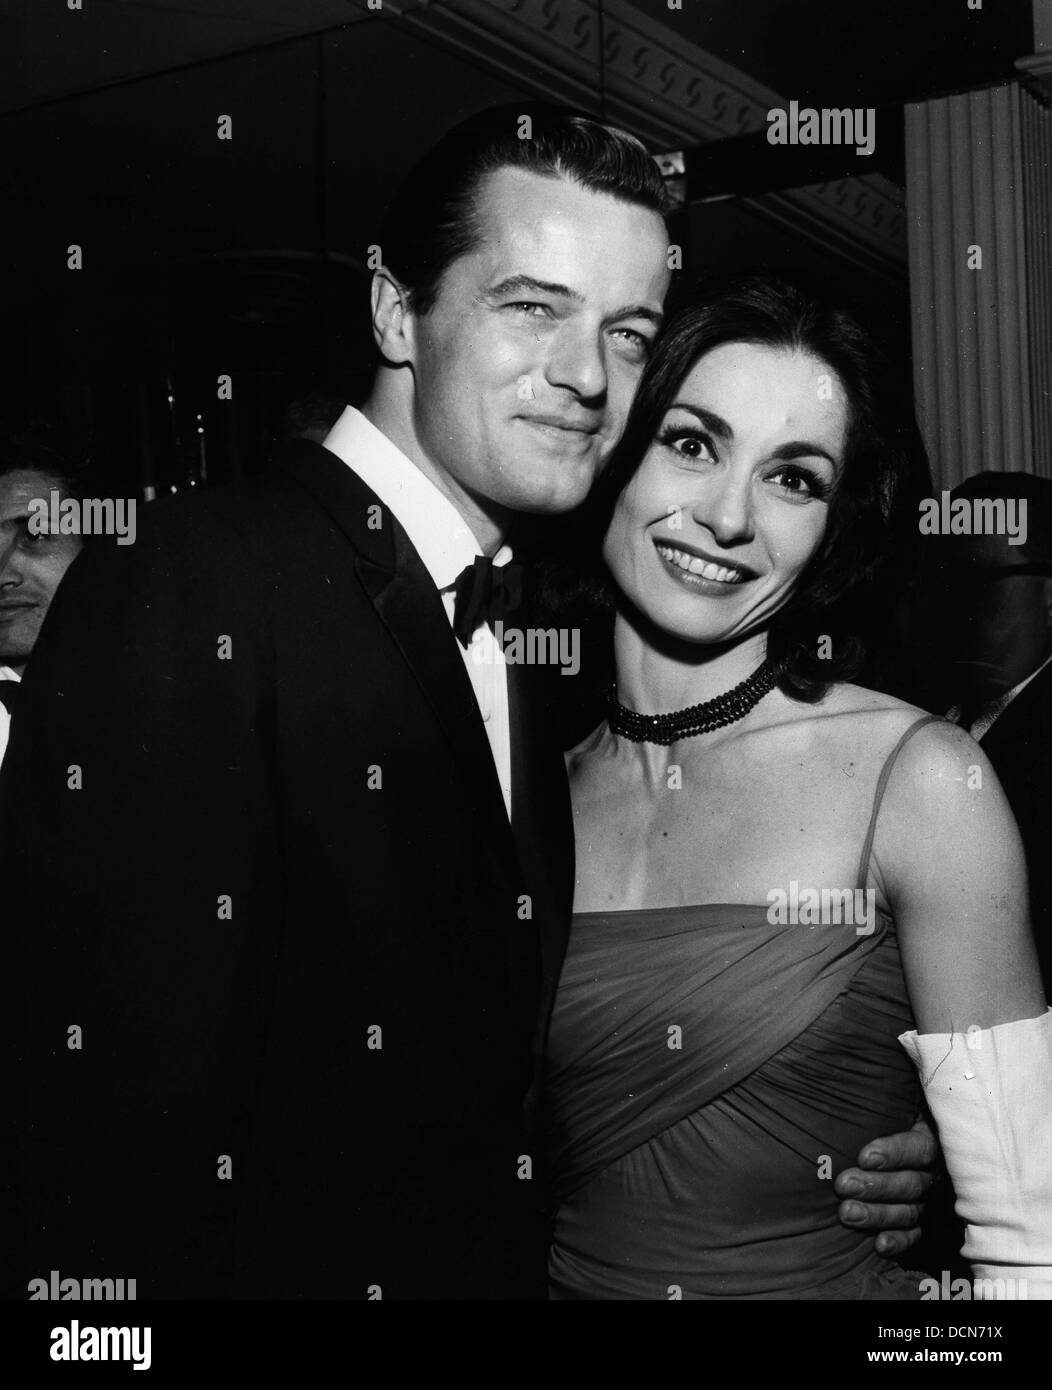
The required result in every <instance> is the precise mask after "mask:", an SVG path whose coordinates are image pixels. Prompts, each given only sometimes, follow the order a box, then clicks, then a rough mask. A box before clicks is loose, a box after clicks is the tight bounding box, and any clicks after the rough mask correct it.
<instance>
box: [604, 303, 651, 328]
mask: <svg viewBox="0 0 1052 1390" xmlns="http://www.w3.org/2000/svg"><path fill="white" fill-rule="evenodd" d="M664 317H665V316H664V314H662V313H661V312H660V310H658V309H651V308H650V307H649V305H646V304H626V305H624V306H623V307H622V308H620V309H615V310H614V312H613V313H612V314H607V316H606V321H607V323H618V322H619V321H620V320H621V319H646V320H647V321H648V322H649V323H652V324H653V325H654V327H655V328H660V327H661V324H662V322H663V321H664Z"/></svg>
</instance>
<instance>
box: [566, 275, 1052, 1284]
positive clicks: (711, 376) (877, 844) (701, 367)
mask: <svg viewBox="0 0 1052 1390" xmlns="http://www.w3.org/2000/svg"><path fill="white" fill-rule="evenodd" d="M901 400H902V396H901V393H900V392H899V391H898V389H897V387H896V385H895V380H894V376H893V374H892V373H891V372H890V371H889V369H888V368H887V367H886V365H885V363H884V361H883V359H882V357H881V354H880V353H879V351H878V350H877V349H876V348H875V347H874V345H873V344H872V342H871V341H870V340H869V338H868V337H867V336H866V334H865V333H864V332H863V330H862V329H861V328H860V327H859V326H858V325H857V324H856V323H855V322H854V321H853V320H852V319H851V318H850V317H848V316H847V315H845V314H843V313H841V312H839V311H836V310H834V309H832V308H829V307H826V306H824V305H822V304H820V303H818V302H817V301H816V300H814V299H813V298H811V297H809V296H808V295H807V294H805V293H803V292H801V291H799V290H798V289H796V288H795V287H793V286H792V285H790V284H789V283H788V282H785V281H782V280H781V279H779V278H778V277H774V276H767V275H758V276H757V275H754V276H740V277H732V278H731V279H729V280H727V281H724V282H722V283H721V284H719V285H717V286H716V287H714V288H712V289H710V290H709V291H708V292H706V293H704V294H703V295H702V296H700V297H699V298H698V299H697V300H696V301H695V302H693V303H691V304H690V305H688V306H686V307H685V308H684V309H682V310H681V311H680V312H679V313H678V314H677V315H676V316H674V318H673V320H672V322H671V323H670V324H669V326H668V329H667V330H666V332H665V334H664V335H663V336H662V339H661V341H660V342H659V345H658V347H657V349H656V351H655V355H654V357H653V359H652V361H651V363H650V364H649V366H648V369H647V372H646V375H645V377H644V380H643V383H642V386H641V389H640V392H639V395H638V397H637V401H636V406H635V409H634V412H633V416H632V419H631V420H630V422H629V426H628V429H627V431H626V435H625V439H624V443H623V445H622V447H621V450H620V452H619V455H618V457H617V458H616V459H615V461H614V462H613V464H612V465H611V470H610V473H609V475H608V476H607V478H606V480H605V483H604V486H603V489H602V491H601V493H600V494H599V495H598V496H597V498H596V502H595V508H594V512H593V517H594V518H596V519H598V522H599V524H600V532H599V534H601V535H602V537H603V539H602V546H601V549H602V559H603V562H604V566H605V575H606V580H607V583H608V587H609V589H610V590H611V591H612V595H613V603H614V607H615V617H614V636H613V644H614V646H613V649H614V662H615V679H616V686H615V690H614V693H613V694H612V696H611V700H610V704H609V708H608V717H607V719H606V720H605V721H604V722H603V723H602V724H601V725H600V726H599V727H598V728H597V729H596V730H595V731H594V733H592V734H591V736H590V737H588V738H586V739H585V740H584V742H583V743H581V744H580V745H579V746H578V747H577V748H576V749H575V750H574V752H573V753H572V754H571V755H570V756H569V760H568V765H569V771H570V776H571V785H572V792H573V801H574V817H575V828H576V835H577V847H578V848H577V862H578V877H577V890H576V901H575V917H574V924H573V930H572V932H571V939H570V946H569V951H568V955H567V959H566V964H565V968H564V972H563V976H562V979H561V984H560V988H559V994H558V998H557V1001H556V1007H555V1013H554V1017H553V1021H552V1027H551V1033H550V1040H549V1051H548V1063H547V1070H546V1087H547V1109H548V1120H549V1125H550V1139H551V1152H552V1156H553V1178H554V1182H555V1187H556V1193H557V1211H556V1220H555V1236H554V1243H553V1248H552V1255H551V1291H552V1297H553V1298H559V1299H574V1298H598V1299H668V1298H685V1299H720V1298H731V1299H917V1298H919V1297H921V1293H920V1290H919V1284H920V1280H921V1279H922V1278H923V1276H921V1275H918V1274H911V1273H910V1272H908V1271H906V1270H903V1269H901V1268H899V1266H898V1265H896V1264H895V1263H893V1262H892V1261H890V1260H887V1259H884V1258H883V1257H881V1256H880V1255H878V1254H877V1253H876V1251H875V1250H874V1248H873V1246H872V1243H871V1240H870V1237H869V1236H868V1235H867V1234H866V1233H865V1232H853V1231H851V1230H849V1229H847V1228H846V1227H845V1226H843V1225H841V1224H840V1223H839V1221H838V1220H837V1215H836V1203H835V1200H834V1199H833V1198H832V1196H831V1186H832V1180H833V1178H834V1177H835V1175H836V1173H837V1172H838V1171H839V1170H841V1169H842V1168H843V1167H844V1166H845V1165H847V1164H849V1163H852V1162H853V1161H854V1155H855V1154H856V1153H857V1152H858V1150H859V1149H860V1148H861V1147H862V1146H863V1144H865V1143H866V1142H867V1141H869V1140H871V1139H873V1138H874V1137H875V1136H877V1135H880V1134H885V1133H889V1132H891V1131H893V1130H896V1129H904V1128H906V1127H908V1126H909V1124H910V1123H911V1122H912V1121H913V1120H914V1119H915V1117H916V1115H917V1113H918V1110H919V1108H920V1102H921V1094H922V1090H923V1091H924V1093H925V1094H926V1097H927V1100H928V1103H929V1105H930V1106H931V1109H932V1111H933V1113H934V1115H935V1118H936V1120H937V1122H938V1125H939V1131H940V1140H941V1143H942V1146H943V1150H944V1153H945V1154H946V1158H947V1162H948V1164H949V1167H950V1172H951V1176H952V1178H953V1180H954V1187H955V1191H956V1193H957V1199H958V1210H959V1212H961V1214H962V1215H964V1217H965V1219H966V1220H967V1221H968V1222H969V1223H970V1224H969V1228H968V1242H967V1244H966V1246H965V1251H964V1253H965V1255H966V1256H967V1257H968V1258H969V1259H971V1260H972V1261H973V1266H974V1267H975V1269H976V1272H977V1275H978V1276H979V1277H989V1278H994V1277H1007V1278H1009V1279H1012V1278H1016V1279H1020V1278H1028V1279H1029V1294H1027V1291H1026V1286H1024V1289H1023V1296H1029V1297H1039V1296H1044V1297H1047V1296H1050V1292H1049V1291H1050V1289H1052V1284H1050V1283H1049V1275H1050V1271H1049V1269H1048V1268H1047V1266H1048V1265H1050V1264H1052V1254H1050V1253H1049V1232H1048V1222H1049V1212H1050V1211H1052V1201H1050V1185H1049V1178H1048V1175H1047V1164H1043V1163H1041V1161H1040V1154H1041V1151H1042V1146H1043V1148H1044V1152H1046V1153H1047V1151H1048V1145H1049V1142H1050V1140H1052V1132H1050V1129H1049V1119H1048V1112H1049V1105H1048V1097H1049V1085H1048V1076H1049V1073H1050V1071H1052V1033H1050V1029H1049V1022H1050V1019H1052V1014H1047V1013H1046V1005H1045V999H1044V995H1043V993H1042V991H1041V988H1040V984H1039V976H1038V972H1037V966H1036V961H1035V958H1034V950H1033V943H1032V940H1031V938H1030V934H1029V928H1028V924H1027V914H1026V905H1025V904H1026V875H1025V866H1024V862H1023V858H1022V854H1021V850H1020V845H1019V838H1018V834H1017V831H1016V828H1015V824H1014V822H1013V820H1012V817H1011V814H1010V812H1009V811H1008V809H1007V806H1006V804H1005V801H1004V797H1003V795H1002V793H1001V790H1000V788H999V786H998V784H997V780H996V778H995V776H994V774H993V772H992V771H991V769H990V766H989V764H988V763H987V761H986V759H985V758H984V756H983V754H982V752H981V750H980V748H979V747H978V745H977V744H975V743H974V742H973V741H972V740H971V738H970V737H969V736H968V735H967V734H965V733H964V732H963V731H961V730H959V729H957V728H956V727H955V726H952V725H950V724H947V723H945V722H944V721H942V720H938V719H934V718H932V717H930V716H925V715H924V714H923V713H922V712H921V711H920V710H917V709H915V708H912V707H911V706H909V705H906V704H904V703H902V702H901V701H899V700H897V699H894V698H892V697H890V696H887V695H884V694H880V693H877V692H875V691H873V690H869V689H865V688H863V687H861V686H858V685H853V684H850V683H848V681H847V678H848V677H849V676H850V675H852V674H854V673H855V672H856V671H857V670H858V668H859V665H860V664H861V649H860V645H859V643H858V641H857V639H856V638H855V637H854V636H853V635H852V634H851V632H850V629H849V627H848V626H847V616H846V615H849V614H850V612H851V611H852V605H854V606H855V607H856V608H857V604H858V600H859V598H860V595H862V594H863V593H864V592H865V591H866V589H867V584H868V583H869V581H871V580H872V576H873V574H874V573H875V572H876V570H877V568H878V562H879V561H880V560H881V558H882V556H883V558H885V559H888V558H890V559H891V560H892V562H893V563H894V562H896V557H898V556H899V555H900V553H901V551H900V549H899V548H898V547H897V546H896V545H895V544H894V538H895V536H896V535H897V534H900V533H901V531H902V529H903V527H906V528H909V527H915V526H916V516H917V505H916V495H917V494H916V478H917V472H916V467H915V464H914V465H913V466H911V462H910V459H911V446H910V440H911V438H915V433H914V427H913V425H912V420H911V419H909V418H907V416H906V415H905V414H904V413H903V407H902V405H901V404H900V402H901ZM870 587H871V586H870ZM670 711H671V712H672V713H668V712H670ZM914 1028H916V1029H919V1033H920V1036H918V1034H917V1033H916V1032H914V1031H913V1030H914ZM1038 1094H1040V1096H1041V1097H1042V1100H1041V1104H1040V1105H1039V1104H1038V1102H1037V1100H1036V1099H1035V1096H1037V1095H1038ZM1035 1155H1036V1157H1037V1160H1038V1165H1037V1167H1035ZM1039 1169H1040V1171H1039ZM1042 1223H1043V1228H1042ZM1009 1296H1012V1295H1011V1294H1010V1295H1009ZM1015 1296H1018V1294H1017V1295H1015Z"/></svg>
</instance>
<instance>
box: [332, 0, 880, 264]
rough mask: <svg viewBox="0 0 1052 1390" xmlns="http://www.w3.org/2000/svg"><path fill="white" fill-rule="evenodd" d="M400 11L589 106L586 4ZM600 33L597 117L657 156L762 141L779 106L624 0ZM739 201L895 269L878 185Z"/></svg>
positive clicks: (468, 2) (473, 2)
mask: <svg viewBox="0 0 1052 1390" xmlns="http://www.w3.org/2000/svg"><path fill="white" fill-rule="evenodd" d="M359 3H360V4H361V5H362V6H363V7H364V5H365V3H366V0H359ZM395 4H396V5H397V0H395ZM392 8H394V6H392ZM399 8H400V7H399ZM402 13H403V18H404V21H405V23H406V24H407V25H408V26H410V27H412V28H414V29H419V30H421V31H424V32H426V33H428V34H429V35H431V36H433V37H434V38H435V39H436V40H437V41H439V42H440V43H442V44H444V45H446V46H447V47H453V48H456V49H458V50H460V51H461V52H465V53H468V54H470V55H471V56H472V57H473V58H474V59H475V60H477V61H478V60H481V61H482V62H484V63H485V64H486V65H487V66H489V67H492V68H494V69H496V70H497V71H499V72H501V73H503V74H505V75H506V76H508V77H510V78H513V79H514V80H515V81H517V82H520V83H524V84H526V85H528V87H529V88H531V89H533V90H535V91H537V92H538V93H539V94H541V95H544V96H547V97H549V98H551V99H552V100H556V101H560V102H563V103H566V104H568V105H575V106H584V107H588V108H592V109H595V107H596V105H597V98H598V69H599V62H598V57H599V34H600V17H599V12H598V6H597V4H596V0H432V3H430V4H426V3H425V4H423V5H421V4H419V3H418V4H417V5H416V6H414V7H413V8H412V9H409V8H408V7H407V8H406V9H405V10H404V11H403V12H402ZM602 34H603V48H604V53H605V58H606V65H605V86H606V90H605V110H606V115H607V117H608V119H609V120H611V121H613V122H615V123H617V124H620V125H624V126H625V127H626V128H628V129H630V130H632V131H634V132H635V133H636V134H638V135H639V136H640V138H641V139H643V140H645V141H646V143H647V144H648V145H649V146H650V148H652V149H654V150H655V151H656V152H660V151H663V150H671V149H677V148H680V147H681V146H684V145H693V144H702V143H704V142H706V141H710V140H720V139H725V138H728V137H731V136H736V135H744V134H749V133H750V132H754V131H761V130H763V129H764V127H765V125H766V119H767V112H768V111H769V110H770V109H771V108H772V107H775V106H784V105H785V104H786V99H785V98H783V97H781V96H780V95H779V94H778V93H777V92H775V91H773V90H772V89H771V88H770V87H767V86H765V85H764V84H763V83H761V82H757V81H756V80H755V79H754V78H752V77H750V76H748V74H746V73H744V72H741V71H740V70H739V69H737V68H735V67H732V66H731V65H730V64H729V63H725V62H723V61H722V60H721V59H719V58H717V57H715V56H714V55H713V54H711V53H707V52H705V50H704V49H701V48H699V47H698V46H697V45H696V44H693V43H689V42H687V41H686V40H679V39H678V38H677V36H676V34H675V31H674V30H673V29H672V28H671V27H670V26H668V25H665V24H660V23H658V22H657V20H654V19H651V18H650V17H649V16H648V15H645V14H643V13H642V12H641V11H639V10H638V9H636V8H635V7H634V6H633V5H631V4H629V3H628V2H627V0H606V2H605V4H604V6H603V15H602ZM745 201H747V202H748V204H749V206H750V207H751V208H753V209H754V210H755V211H756V213H757V214H758V215H759V216H761V217H764V218H765V219H767V220H769V221H772V222H774V223H775V224H776V225H778V226H779V227H780V228H782V229H783V230H787V231H791V232H793V233H794V234H796V235H803V236H805V237H807V238H808V239H810V240H812V241H814V242H817V243H818V244H819V245H821V246H822V247H823V248H825V249H829V250H834V249H835V250H836V251H837V253H838V254H840V255H843V256H846V257H847V258H848V259H849V260H852V261H854V262H856V263H858V265H859V266H860V268H862V269H864V270H866V271H867V272H868V273H873V274H878V275H881V274H883V275H885V276H888V277H893V278H899V277H900V276H901V274H902V271H903V269H904V267H905V265H906V257H907V240H906V219H905V204H904V195H903V192H902V190H901V189H899V188H897V187H896V185H895V184H893V183H892V182H891V181H890V180H889V179H886V178H884V177H882V176H881V175H875V174H867V175H863V176H861V177H859V178H848V179H839V180H837V181H835V182H832V183H825V184H820V185H817V186H814V187H811V188H800V189H792V190H791V191H787V192H784V193H777V194H770V195H767V196H765V197H762V198H757V199H748V200H745Z"/></svg>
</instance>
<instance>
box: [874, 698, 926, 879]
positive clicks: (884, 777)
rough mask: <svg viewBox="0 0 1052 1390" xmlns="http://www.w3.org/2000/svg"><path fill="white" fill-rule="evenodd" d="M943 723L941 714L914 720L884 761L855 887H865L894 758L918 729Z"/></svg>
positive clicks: (878, 779)
mask: <svg viewBox="0 0 1052 1390" xmlns="http://www.w3.org/2000/svg"><path fill="white" fill-rule="evenodd" d="M944 722H945V721H944V719H943V717H942V715H941V714H926V715H925V716H924V717H923V718H922V719H917V720H915V721H914V722H913V723H912V724H911V725H910V726H909V728H908V729H907V730H906V732H905V733H904V734H903V735H902V737H901V738H900V739H899V741H898V743H896V745H895V747H894V748H893V749H892V750H891V752H890V753H889V754H888V756H887V758H886V759H885V760H884V766H883V767H882V768H881V769H880V776H879V777H878V778H877V790H876V793H875V794H874V797H873V813H872V815H871V816H870V818H869V829H868V830H867V831H866V838H865V841H864V843H863V845H862V854H861V856H860V857H859V861H858V873H857V874H856V875H855V886H856V887H858V888H865V886H866V878H867V876H868V874H869V856H870V855H871V854H872V852H873V836H874V835H875V834H876V830H877V814H878V812H879V811H880V803H881V802H882V801H883V800H884V789H885V788H886V787H887V785H888V778H889V777H890V776H891V769H892V768H893V767H894V766H895V760H896V758H897V757H898V756H899V753H900V752H901V751H902V749H903V748H904V747H905V745H906V744H907V743H908V742H909V740H910V739H911V738H912V737H913V735H914V734H915V733H916V732H917V730H918V729H923V728H924V726H925V724H934V723H940V724H942V723H944Z"/></svg>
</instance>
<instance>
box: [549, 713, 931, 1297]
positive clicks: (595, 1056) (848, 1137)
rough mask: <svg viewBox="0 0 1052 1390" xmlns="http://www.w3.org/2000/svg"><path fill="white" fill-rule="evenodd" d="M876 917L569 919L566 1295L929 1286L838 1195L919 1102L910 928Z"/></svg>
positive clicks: (556, 1094) (563, 989)
mask: <svg viewBox="0 0 1052 1390" xmlns="http://www.w3.org/2000/svg"><path fill="white" fill-rule="evenodd" d="M926 722H928V721H927V720H924V721H918V723H917V725H915V726H914V728H916V727H920V725H921V723H926ZM912 732H913V729H910V730H909V731H907V735H906V736H908V735H909V734H910V733H912ZM906 736H904V738H903V740H902V741H901V742H900V745H899V747H901V743H902V742H905V737H906ZM897 752H898V748H896V749H895V750H894V752H893V754H892V757H891V758H889V759H888V763H887V764H886V765H885V768H884V769H883V770H882V776H881V780H880V782H879V783H878V788H877V794H876V798H875V804H874V807H873V815H872V818H871V821H870V829H869V833H868V834H867V837H866V844H865V848H864V850H863V855H862V860H861V862H860V865H859V878H858V879H857V880H856V882H858V883H860V884H862V885H864V884H865V881H866V870H867V869H868V863H869V853H870V849H871V845H872V835H873V827H874V825H875V821H876V813H877V809H878V807H879V803H880V798H881V796H882V794H883V788H884V785H885V784H886V780H887V773H888V772H889V771H890V764H891V762H892V761H893V759H894V757H895V755H896V754H897ZM873 928H874V929H873V931H872V933H871V934H869V935H864V934H857V933H856V930H855V927H854V926H852V925H832V924H826V925H816V926H807V925H803V924H800V925H773V924H772V923H771V922H769V921H768V908H767V907H766V905H762V906H755V905H741V904H733V903H730V904H727V903H712V904H705V905H702V906H693V907H673V908H655V909H643V910H639V911H622V912H609V913H584V914H579V915H577V916H576V917H575V918H574V922H573V928H572V931H571V936H570V943H569V950H568V954H567V958H566V963H565V966H564V968H563V974H562V978H561V981H560V985H559V992H558V996H557V999H556V1004H555V1011H554V1015H553V1018H552V1024H551V1031H550V1035H549V1045H548V1061H547V1067H546V1125H547V1128H548V1141H549V1153H550V1161H551V1174H552V1179H553V1184H554V1192H555V1199H556V1210H555V1225H554V1239H553V1245H552V1251H551V1258H550V1292H551V1297H552V1298H555V1299H670V1298H683V1299H721V1298H723V1299H727V1298H730V1299H815V1300H817V1299H841V1300H847V1299H895V1300H906V1299H919V1298H920V1292H919V1282H920V1280H921V1279H922V1278H923V1277H924V1276H923V1275H920V1274H914V1273H909V1272H907V1271H904V1270H902V1269H901V1268H900V1267H899V1266H898V1265H897V1264H895V1263H894V1262H892V1261H889V1260H887V1259H884V1258H882V1257H881V1256H879V1255H877V1253H876V1251H875V1248H874V1243H873V1242H874V1236H873V1233H872V1232H854V1231H851V1230H849V1229H847V1228H846V1227H844V1226H842V1225H841V1223H840V1221H839V1219H838V1217H837V1198H836V1196H835V1194H834V1192H833V1188H832V1183H833V1178H834V1177H835V1176H836V1174H837V1173H838V1172H840V1170H841V1169H843V1168H847V1167H853V1166H854V1165H855V1164H856V1162H857V1156H858V1152H859V1150H860V1149H861V1148H862V1147H863V1146H864V1145H865V1144H866V1143H868V1142H869V1141H870V1140H872V1139H875V1138H878V1137H880V1136H883V1135H887V1134H893V1133H895V1132H897V1131H899V1130H903V1129H908V1128H909V1127H910V1126H911V1125H912V1124H913V1122H914V1120H915V1119H916V1117H917V1115H918V1113H919V1110H920V1088H919V1084H918V1082H917V1078H916V1073H915V1071H914V1068H913V1065H912V1063H911V1062H910V1059H909V1058H908V1056H907V1055H906V1053H905V1051H904V1050H903V1048H902V1047H901V1045H900V1044H899V1042H898V1040H897V1039H898V1035H899V1034H900V1033H903V1032H905V1031H907V1030H908V1029H910V1028H912V1027H913V1018H912V1015H911V1013H910V1009H909V1005H908V1002H907V994H906V985H905V981H904V978H903V974H902V966H901V962H900V958H899V951H898V946H897V943H896V940H895V929H894V923H893V922H892V920H891V919H890V918H889V917H887V916H882V915H880V914H879V913H878V914H877V915H876V918H875V921H874V924H873Z"/></svg>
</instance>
